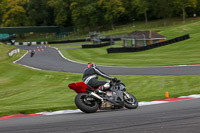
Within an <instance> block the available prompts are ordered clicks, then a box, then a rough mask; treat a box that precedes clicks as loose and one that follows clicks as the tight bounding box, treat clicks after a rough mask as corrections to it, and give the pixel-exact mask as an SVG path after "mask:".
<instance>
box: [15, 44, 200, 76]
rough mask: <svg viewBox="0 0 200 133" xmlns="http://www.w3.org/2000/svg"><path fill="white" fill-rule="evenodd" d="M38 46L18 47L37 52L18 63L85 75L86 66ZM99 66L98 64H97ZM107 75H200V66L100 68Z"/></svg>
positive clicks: (54, 50) (56, 51) (50, 49)
mask: <svg viewBox="0 0 200 133" xmlns="http://www.w3.org/2000/svg"><path fill="white" fill-rule="evenodd" d="M37 47H38V46H18V48H20V49H25V50H33V49H35V50H36V53H35V55H34V56H33V57H32V58H31V57H30V54H29V53H27V54H26V55H25V56H24V57H23V58H22V59H21V60H19V61H17V62H16V63H18V64H22V65H26V66H30V67H34V68H38V69H43V70H52V71H61V72H72V73H83V71H84V69H85V68H86V64H82V63H77V62H73V61H70V60H68V59H64V58H63V57H62V56H61V54H60V53H59V52H58V50H56V49H55V48H44V52H37ZM97 65H98V64H97ZM99 68H100V69H101V70H102V71H104V72H105V73H107V74H111V75H199V74H200V66H172V67H164V66H161V67H111V66H110V67H109V66H99Z"/></svg>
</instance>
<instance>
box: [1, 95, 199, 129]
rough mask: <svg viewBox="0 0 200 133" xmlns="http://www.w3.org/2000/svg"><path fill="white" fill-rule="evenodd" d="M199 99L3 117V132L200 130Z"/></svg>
mask: <svg viewBox="0 0 200 133" xmlns="http://www.w3.org/2000/svg"><path fill="white" fill-rule="evenodd" d="M199 103H200V99H193V100H186V101H179V102H172V103H165V104H159V105H151V106H142V107H139V108H138V109H135V110H116V111H108V112H97V113H93V114H85V113H75V114H65V115H54V116H40V117H27V118H18V119H5V120H0V133H199V132H200V126H199V124H200V113H199V112H200V106H199Z"/></svg>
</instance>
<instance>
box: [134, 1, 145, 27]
mask: <svg viewBox="0 0 200 133" xmlns="http://www.w3.org/2000/svg"><path fill="white" fill-rule="evenodd" d="M132 6H133V8H134V9H135V10H136V12H137V14H138V15H140V14H144V18H145V24H146V27H147V25H148V16H147V11H148V10H149V0H133V1H132Z"/></svg>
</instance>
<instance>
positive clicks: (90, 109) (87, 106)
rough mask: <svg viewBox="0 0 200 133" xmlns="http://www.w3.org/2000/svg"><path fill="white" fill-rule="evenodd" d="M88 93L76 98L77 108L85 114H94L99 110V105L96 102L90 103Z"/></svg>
mask: <svg viewBox="0 0 200 133" xmlns="http://www.w3.org/2000/svg"><path fill="white" fill-rule="evenodd" d="M87 98H89V94H88V93H79V94H78V95H77V96H76V97H75V104H76V106H77V107H78V108H79V109H80V110H81V111H83V112H85V113H94V112H96V111H97V110H98V104H97V101H96V100H92V101H88V100H87Z"/></svg>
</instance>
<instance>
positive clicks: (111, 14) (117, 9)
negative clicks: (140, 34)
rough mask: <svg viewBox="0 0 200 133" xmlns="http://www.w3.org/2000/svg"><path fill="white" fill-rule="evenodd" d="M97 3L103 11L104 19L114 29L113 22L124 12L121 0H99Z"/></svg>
mask: <svg viewBox="0 0 200 133" xmlns="http://www.w3.org/2000/svg"><path fill="white" fill-rule="evenodd" d="M98 5H99V6H100V7H101V8H102V9H103V10H104V11H105V12H104V13H105V14H104V17H105V20H106V21H107V22H108V23H110V24H111V26H112V29H114V22H115V21H116V20H117V19H118V18H119V17H120V15H122V14H123V13H124V12H125V9H124V7H123V3H122V1H121V0H99V1H98Z"/></svg>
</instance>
